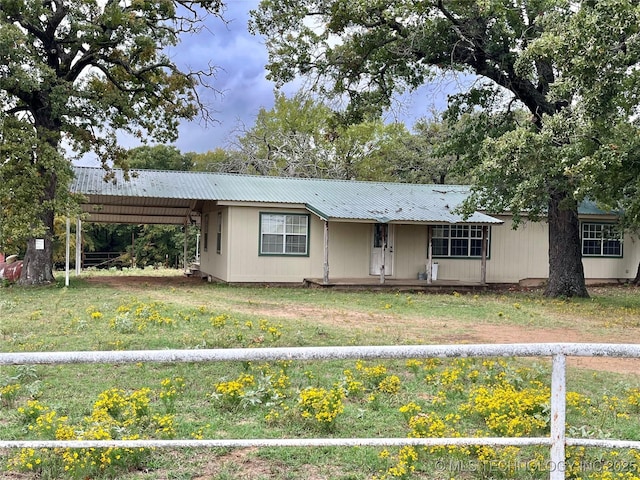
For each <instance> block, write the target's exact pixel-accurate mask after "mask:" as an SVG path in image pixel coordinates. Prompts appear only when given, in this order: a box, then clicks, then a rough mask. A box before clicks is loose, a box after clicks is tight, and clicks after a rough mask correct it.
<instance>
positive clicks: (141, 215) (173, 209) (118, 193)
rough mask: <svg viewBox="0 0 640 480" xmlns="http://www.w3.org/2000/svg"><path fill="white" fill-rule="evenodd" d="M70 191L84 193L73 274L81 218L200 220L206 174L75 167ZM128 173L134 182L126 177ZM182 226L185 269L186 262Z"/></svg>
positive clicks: (141, 222) (161, 222) (78, 265)
mask: <svg viewBox="0 0 640 480" xmlns="http://www.w3.org/2000/svg"><path fill="white" fill-rule="evenodd" d="M73 170H74V174H75V178H74V180H73V182H72V184H71V189H70V190H71V193H72V194H76V195H80V196H81V197H82V201H81V210H82V218H78V219H77V221H76V232H77V233H76V235H77V241H76V252H75V255H76V257H75V259H76V275H78V274H80V269H81V255H82V222H93V223H112V224H119V223H122V224H139V225H181V226H184V227H186V226H188V225H199V224H200V211H201V209H202V204H203V201H204V200H206V199H207V198H208V197H209V196H210V195H207V191H208V190H210V187H209V185H208V182H206V181H205V178H204V177H205V176H204V175H203V174H201V173H198V172H179V171H170V172H169V171H159V170H145V171H136V170H130V171H129V174H128V175H129V177H128V178H127V177H126V176H125V173H124V172H123V171H122V170H113V171H112V172H107V171H106V170H102V169H98V168H95V167H78V166H76V167H73ZM129 178H131V179H135V181H129ZM66 229H67V230H66V257H65V265H66V268H65V272H66V277H65V283H66V285H68V284H69V263H70V262H69V259H70V237H71V219H70V218H69V217H67V225H66ZM186 259H187V232H186V228H185V241H184V268H185V271H186V270H187V268H188V265H187V260H186Z"/></svg>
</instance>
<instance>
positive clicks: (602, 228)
mask: <svg viewBox="0 0 640 480" xmlns="http://www.w3.org/2000/svg"><path fill="white" fill-rule="evenodd" d="M582 255H584V256H585V257H621V256H622V235H621V233H620V231H619V230H618V228H617V227H616V225H614V224H613V223H583V224H582Z"/></svg>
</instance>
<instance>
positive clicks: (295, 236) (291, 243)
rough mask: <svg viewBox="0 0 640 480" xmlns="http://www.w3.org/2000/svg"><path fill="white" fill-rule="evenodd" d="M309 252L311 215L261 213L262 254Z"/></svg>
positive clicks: (300, 253)
mask: <svg viewBox="0 0 640 480" xmlns="http://www.w3.org/2000/svg"><path fill="white" fill-rule="evenodd" d="M308 254H309V215H298V214H281V213H261V214H260V255H301V256H305V255H308Z"/></svg>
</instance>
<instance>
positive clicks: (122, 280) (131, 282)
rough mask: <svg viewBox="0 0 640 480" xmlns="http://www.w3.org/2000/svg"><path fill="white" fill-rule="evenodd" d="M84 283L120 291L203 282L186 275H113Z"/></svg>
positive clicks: (90, 278)
mask: <svg viewBox="0 0 640 480" xmlns="http://www.w3.org/2000/svg"><path fill="white" fill-rule="evenodd" d="M85 281H86V282H87V283H89V284H92V285H106V286H109V287H112V288H117V289H121V290H131V289H134V290H140V289H145V288H149V287H184V286H188V285H200V284H202V282H203V281H204V280H202V279H201V278H200V277H187V276H186V275H164V276H146V275H145V276H142V275H113V276H95V277H86V278H85Z"/></svg>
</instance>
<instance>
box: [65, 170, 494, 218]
mask: <svg viewBox="0 0 640 480" xmlns="http://www.w3.org/2000/svg"><path fill="white" fill-rule="evenodd" d="M74 171H75V180H74V182H73V184H72V187H71V191H72V192H73V193H78V194H82V195H84V196H85V198H86V202H85V203H84V204H83V211H84V212H85V213H88V214H89V219H88V220H89V221H94V222H109V223H172V224H184V223H185V222H187V221H188V219H189V217H190V215H192V214H193V212H199V211H200V209H201V205H202V202H203V201H217V202H218V203H222V204H224V203H234V202H246V203H265V204H274V203H277V204H283V205H292V206H293V205H303V206H305V207H306V208H307V209H308V210H309V211H311V212H313V213H315V214H316V215H318V216H319V217H321V218H323V219H326V220H334V221H340V220H343V221H367V222H382V223H394V222H395V223H412V222H415V223H433V224H436V223H438V224H441V223H465V224H499V223H502V220H499V219H497V218H493V217H491V216H489V215H486V214H483V213H480V212H476V213H474V214H473V215H471V216H470V217H469V218H466V219H464V218H463V217H462V216H461V215H459V214H456V213H453V211H454V209H455V208H456V207H457V206H458V205H459V204H460V203H461V202H462V201H463V200H464V199H465V198H466V197H467V195H468V194H469V187H466V186H458V185H416V184H406V183H385V182H360V181H347V180H320V179H307V178H283V177H259V176H251V175H233V174H223V173H209V172H178V171H159V170H131V171H130V172H129V176H130V179H129V180H126V179H125V175H124V172H123V171H122V170H114V172H113V173H114V177H113V180H110V181H105V179H104V178H105V173H106V172H105V171H104V170H103V169H102V168H96V167H74Z"/></svg>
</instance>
